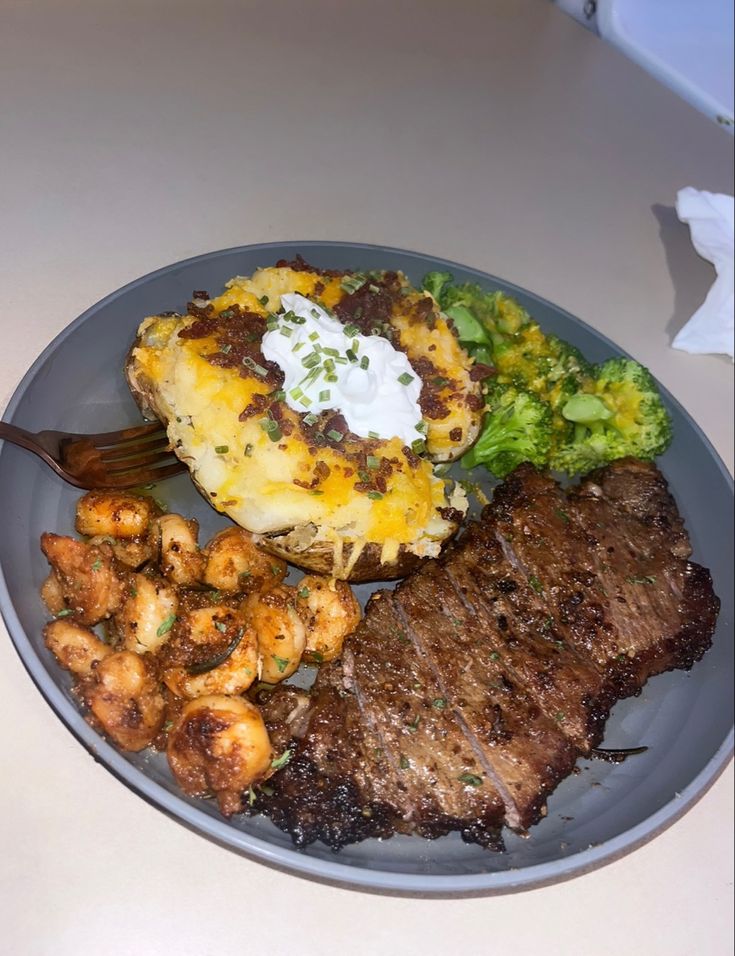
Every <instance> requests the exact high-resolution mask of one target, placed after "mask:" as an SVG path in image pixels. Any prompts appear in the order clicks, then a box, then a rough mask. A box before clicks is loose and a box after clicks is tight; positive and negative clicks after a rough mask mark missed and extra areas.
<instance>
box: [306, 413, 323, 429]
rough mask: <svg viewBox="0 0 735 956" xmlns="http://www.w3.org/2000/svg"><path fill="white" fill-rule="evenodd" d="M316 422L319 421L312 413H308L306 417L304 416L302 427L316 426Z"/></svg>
mask: <svg viewBox="0 0 735 956" xmlns="http://www.w3.org/2000/svg"><path fill="white" fill-rule="evenodd" d="M318 421H319V419H318V418H317V416H316V415H314V414H313V413H312V412H309V414H308V415H304V425H309V426H311V425H316V423H317V422H318Z"/></svg>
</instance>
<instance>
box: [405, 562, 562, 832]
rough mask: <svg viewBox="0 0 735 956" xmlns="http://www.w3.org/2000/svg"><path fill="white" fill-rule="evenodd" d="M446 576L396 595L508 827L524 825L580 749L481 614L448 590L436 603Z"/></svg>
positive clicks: (430, 575)
mask: <svg viewBox="0 0 735 956" xmlns="http://www.w3.org/2000/svg"><path fill="white" fill-rule="evenodd" d="M441 573H442V570H441V569H440V568H437V567H429V568H427V569H426V571H425V572H423V571H422V572H421V573H420V574H419V575H417V577H416V578H415V579H413V580H412V581H411V587H409V588H405V589H404V588H402V587H401V586H400V585H399V587H398V588H397V589H396V591H395V592H394V595H395V597H394V600H395V603H396V606H397V607H398V608H399V609H400V612H401V620H402V623H403V624H404V627H406V629H407V630H408V629H410V633H411V635H412V637H413V639H414V641H415V643H416V644H417V646H419V647H420V648H421V650H422V653H423V654H424V655H425V656H426V658H427V660H428V661H429V662H430V666H431V669H432V672H433V674H434V678H435V680H436V681H437V683H438V684H439V686H440V687H441V689H442V693H443V695H444V696H445V697H446V699H447V701H448V702H449V703H450V704H451V705H452V707H453V708H454V711H455V715H456V718H457V720H458V722H459V723H460V726H462V728H463V729H464V730H465V733H466V734H467V735H468V736H469V737H470V739H471V743H472V747H473V750H474V751H475V752H476V753H477V754H478V755H479V757H480V762H481V764H482V766H483V768H484V769H485V771H486V773H487V775H488V777H489V778H490V780H491V781H493V782H494V783H495V785H496V788H497V789H498V791H499V792H500V794H501V796H502V797H503V802H504V804H505V814H506V821H507V822H508V825H509V826H511V827H514V828H522V829H525V828H526V827H527V826H529V825H530V824H531V823H532V822H533V820H534V819H535V818H536V815H537V813H538V810H539V808H540V806H542V805H543V803H544V802H545V798H546V795H547V794H548V793H550V792H551V790H552V789H553V788H554V787H555V786H556V784H557V783H558V782H559V780H560V779H561V776H566V775H567V774H568V773H569V772H571V769H572V767H573V766H574V762H575V760H576V758H577V752H576V750H575V748H574V747H573V746H572V745H571V744H570V743H569V741H568V740H567V739H566V738H565V737H564V735H563V733H562V732H561V731H560V730H559V728H558V726H557V725H556V723H554V722H553V720H549V719H548V718H546V717H545V716H544V714H543V712H542V710H541V709H540V708H539V706H538V704H537V703H536V701H535V700H533V699H531V698H529V696H528V695H527V694H526V693H525V692H524V690H523V688H522V687H520V686H519V685H518V684H516V682H515V681H514V680H513V678H512V676H511V675H510V674H509V672H508V670H507V668H506V667H505V665H504V662H503V659H502V657H501V656H500V655H499V654H498V653H497V652H493V651H492V649H491V647H488V643H487V640H486V629H485V628H484V627H483V618H482V616H480V617H478V618H470V617H468V616H467V615H466V612H465V611H464V608H463V606H462V604H461V602H460V601H457V600H456V597H455V596H454V595H453V594H451V592H449V590H448V589H444V593H443V594H442V604H441V605H437V603H436V591H437V584H438V582H437V580H436V578H437V577H438V576H440V575H441ZM519 754H521V755H522V761H521V762H522V770H521V772H520V773H519V759H518V758H519Z"/></svg>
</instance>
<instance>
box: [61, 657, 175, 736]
mask: <svg viewBox="0 0 735 956" xmlns="http://www.w3.org/2000/svg"><path fill="white" fill-rule="evenodd" d="M80 690H81V695H82V699H83V700H84V702H85V703H86V705H87V706H88V707H89V708H90V710H91V711H92V713H93V714H94V716H95V717H96V718H97V720H98V722H99V723H100V725H101V726H102V728H103V730H104V731H105V733H106V734H108V735H109V736H110V737H111V738H112V739H113V740H114V741H115V743H116V744H117V745H118V746H119V747H122V749H123V750H143V749H144V748H145V747H148V746H150V744H151V743H152V742H153V741H154V740H155V738H156V736H157V735H158V733H159V731H160V730H161V727H162V726H163V721H164V706H165V702H164V698H163V694H162V692H161V685H160V683H159V680H158V677H157V675H156V670H155V666H154V664H153V662H152V661H151V659H150V658H148V657H141V656H140V655H138V654H133V653H132V652H131V651H117V652H115V653H113V654H110V655H109V656H107V657H104V658H103V659H102V660H100V661H99V662H97V663H96V664H95V665H94V666H93V668H92V674H91V677H90V678H89V679H88V680H85V681H83V682H82V684H81V686H80Z"/></svg>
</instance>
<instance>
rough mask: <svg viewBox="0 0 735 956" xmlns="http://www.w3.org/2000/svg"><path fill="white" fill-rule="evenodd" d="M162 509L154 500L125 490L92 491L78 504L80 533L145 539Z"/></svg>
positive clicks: (78, 527)
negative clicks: (151, 524) (152, 522)
mask: <svg viewBox="0 0 735 956" xmlns="http://www.w3.org/2000/svg"><path fill="white" fill-rule="evenodd" d="M160 513H161V509H160V508H159V507H158V505H157V504H156V503H155V501H154V500H153V499H152V498H147V497H144V496H143V495H134V494H130V493H127V492H124V491H88V492H87V494H86V495H82V497H81V498H80V499H79V501H78V502H77V513H76V529H77V531H78V532H79V534H85V535H89V536H90V537H94V536H96V535H104V536H108V537H110V538H143V537H145V535H146V534H147V532H148V527H149V525H150V523H151V521H153V519H154V518H155V517H156V516H157V515H159V514H160Z"/></svg>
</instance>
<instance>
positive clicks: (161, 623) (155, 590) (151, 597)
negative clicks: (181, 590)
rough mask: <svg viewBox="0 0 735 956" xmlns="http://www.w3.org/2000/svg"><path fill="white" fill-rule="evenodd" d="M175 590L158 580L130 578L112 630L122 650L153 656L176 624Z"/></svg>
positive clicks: (176, 600) (143, 576) (141, 577)
mask: <svg viewBox="0 0 735 956" xmlns="http://www.w3.org/2000/svg"><path fill="white" fill-rule="evenodd" d="M178 606H179V599H178V596H177V594H176V589H175V588H173V587H172V586H171V585H170V584H168V582H166V581H163V580H161V579H160V578H150V577H147V576H146V575H145V574H133V575H131V577H130V584H129V586H128V589H127V593H126V596H125V600H124V602H123V603H122V607H121V608H120V610H119V611H118V613H117V614H116V615H115V627H116V628H117V632H118V634H119V636H120V639H121V641H122V644H123V646H124V647H125V648H126V649H127V650H129V651H134V652H135V653H138V654H140V653H143V652H145V651H149V652H150V653H153V652H154V651H157V650H158V648H159V647H160V646H161V644H163V642H164V641H166V640H167V639H168V637H169V634H170V631H171V628H172V627H173V624H174V621H175V620H176V612H177V610H178Z"/></svg>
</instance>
